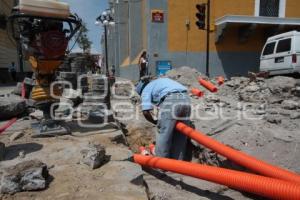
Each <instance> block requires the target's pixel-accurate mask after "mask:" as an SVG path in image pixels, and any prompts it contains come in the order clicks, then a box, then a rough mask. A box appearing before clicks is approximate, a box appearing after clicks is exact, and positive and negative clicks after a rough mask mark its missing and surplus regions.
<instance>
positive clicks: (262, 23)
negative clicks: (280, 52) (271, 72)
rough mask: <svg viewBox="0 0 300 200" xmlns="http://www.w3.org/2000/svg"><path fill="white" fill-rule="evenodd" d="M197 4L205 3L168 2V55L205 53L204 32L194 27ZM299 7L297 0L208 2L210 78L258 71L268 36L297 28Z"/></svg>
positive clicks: (200, 1)
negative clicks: (172, 53)
mask: <svg viewBox="0 0 300 200" xmlns="http://www.w3.org/2000/svg"><path fill="white" fill-rule="evenodd" d="M200 3H206V1H203V0H186V1H181V0H170V1H168V14H169V19H168V22H169V23H168V50H169V51H170V52H183V51H185V52H187V53H190V52H202V53H204V52H205V50H206V32H205V31H202V30H198V28H197V27H196V26H195V22H196V18H195V12H196V9H195V5H196V4H200ZM299 7H300V1H298V0H226V1H224V0H211V15H210V19H211V24H210V26H211V30H210V51H211V59H210V63H211V65H210V71H211V72H212V75H218V74H225V75H227V76H233V75H239V74H245V73H247V72H248V71H257V70H258V67H259V56H260V52H261V50H262V48H263V45H264V43H265V41H266V39H267V37H269V36H272V35H275V34H279V33H282V32H286V31H289V30H298V29H299V28H300V12H297V9H298V8H299ZM178 13H180V14H178ZM182 24H186V26H184V25H182ZM192 57H193V56H192ZM203 65H204V63H203V62H201V67H200V69H202V70H201V71H204V69H203Z"/></svg>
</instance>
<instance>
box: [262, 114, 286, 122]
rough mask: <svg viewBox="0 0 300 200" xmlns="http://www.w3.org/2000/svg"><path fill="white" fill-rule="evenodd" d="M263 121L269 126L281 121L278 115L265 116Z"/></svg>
mask: <svg viewBox="0 0 300 200" xmlns="http://www.w3.org/2000/svg"><path fill="white" fill-rule="evenodd" d="M265 120H267V122H269V123H271V124H280V123H281V121H282V120H281V119H280V118H279V116H278V115H266V116H265Z"/></svg>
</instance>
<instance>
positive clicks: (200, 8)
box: [196, 3, 206, 30]
mask: <svg viewBox="0 0 300 200" xmlns="http://www.w3.org/2000/svg"><path fill="white" fill-rule="evenodd" d="M196 8H197V13H196V17H197V21H196V25H197V26H198V28H199V29H202V30H205V18H206V16H205V13H206V4H205V3H202V4H197V5H196Z"/></svg>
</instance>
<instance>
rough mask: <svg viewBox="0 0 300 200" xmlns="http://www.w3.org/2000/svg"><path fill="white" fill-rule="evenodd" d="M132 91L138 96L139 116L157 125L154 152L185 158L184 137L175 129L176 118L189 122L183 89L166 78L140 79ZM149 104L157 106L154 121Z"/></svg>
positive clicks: (185, 140) (160, 155) (151, 106)
mask: <svg viewBox="0 0 300 200" xmlns="http://www.w3.org/2000/svg"><path fill="white" fill-rule="evenodd" d="M136 91H137V93H138V94H139V95H141V99H142V111H143V115H144V116H145V118H146V119H147V120H148V121H149V122H151V123H153V124H155V125H157V127H158V133H157V135H156V146H155V155H156V156H158V157H164V158H172V159H177V160H186V153H187V152H186V146H187V138H186V136H184V135H183V134H181V133H180V132H178V131H176V129H175V125H176V122H177V121H178V120H180V121H183V122H184V123H186V124H190V119H189V118H190V114H191V102H190V98H189V95H188V94H187V88H186V87H184V86H183V85H181V84H180V83H178V82H176V81H173V80H171V79H169V78H159V79H156V80H152V81H151V80H149V78H142V79H141V80H140V81H139V83H138V84H137V86H136ZM153 105H155V106H157V107H158V109H159V115H158V120H155V119H154V118H153V116H152V114H151V110H153Z"/></svg>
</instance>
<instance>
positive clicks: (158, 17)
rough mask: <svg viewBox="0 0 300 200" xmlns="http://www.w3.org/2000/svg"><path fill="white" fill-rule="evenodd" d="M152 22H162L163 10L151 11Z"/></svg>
mask: <svg viewBox="0 0 300 200" xmlns="http://www.w3.org/2000/svg"><path fill="white" fill-rule="evenodd" d="M152 22H154V23H163V22H164V12H163V11H161V10H153V11H152Z"/></svg>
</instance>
